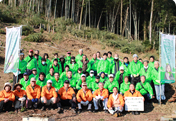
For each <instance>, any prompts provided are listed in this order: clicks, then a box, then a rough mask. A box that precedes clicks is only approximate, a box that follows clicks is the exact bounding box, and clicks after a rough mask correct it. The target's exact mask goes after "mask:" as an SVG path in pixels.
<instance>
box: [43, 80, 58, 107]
mask: <svg viewBox="0 0 176 121" xmlns="http://www.w3.org/2000/svg"><path fill="white" fill-rule="evenodd" d="M56 101H57V93H56V90H55V88H54V87H53V86H52V81H51V80H48V81H47V85H46V86H44V87H43V88H42V93H41V103H42V104H43V106H42V109H41V110H45V109H46V106H51V107H53V108H54V106H55V104H56Z"/></svg>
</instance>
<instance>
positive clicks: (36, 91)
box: [26, 84, 40, 100]
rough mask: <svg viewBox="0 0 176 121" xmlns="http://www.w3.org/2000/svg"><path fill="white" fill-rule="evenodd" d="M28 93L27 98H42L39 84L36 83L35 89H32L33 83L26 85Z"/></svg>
mask: <svg viewBox="0 0 176 121" xmlns="http://www.w3.org/2000/svg"><path fill="white" fill-rule="evenodd" d="M26 93H27V98H28V99H30V100H32V99H35V98H38V99H39V98H40V86H39V85H37V84H36V85H35V87H34V90H33V89H32V86H31V84H30V85H29V86H27V87H26Z"/></svg>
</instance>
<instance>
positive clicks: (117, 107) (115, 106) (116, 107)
mask: <svg viewBox="0 0 176 121" xmlns="http://www.w3.org/2000/svg"><path fill="white" fill-rule="evenodd" d="M124 104H125V103H124V100H123V96H122V95H121V94H118V90H117V87H114V88H113V93H112V94H111V95H110V96H109V100H108V103H107V106H108V111H109V113H110V114H112V115H113V116H115V117H118V116H121V112H122V111H123V107H124Z"/></svg>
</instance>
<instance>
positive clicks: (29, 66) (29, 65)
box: [24, 56, 37, 70]
mask: <svg viewBox="0 0 176 121" xmlns="http://www.w3.org/2000/svg"><path fill="white" fill-rule="evenodd" d="M24 60H25V61H26V62H27V69H30V70H32V69H33V68H37V59H36V58H34V56H33V57H32V59H31V58H30V57H29V56H27V57H26V58H25V59H24Z"/></svg>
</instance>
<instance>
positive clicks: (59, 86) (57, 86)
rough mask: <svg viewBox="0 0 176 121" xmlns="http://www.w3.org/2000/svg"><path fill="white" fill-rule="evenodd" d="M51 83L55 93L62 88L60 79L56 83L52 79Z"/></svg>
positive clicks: (62, 84)
mask: <svg viewBox="0 0 176 121" xmlns="http://www.w3.org/2000/svg"><path fill="white" fill-rule="evenodd" d="M52 82H53V83H52V86H53V87H54V88H55V89H56V91H58V90H59V89H60V88H61V87H63V86H64V82H63V81H62V80H60V79H59V80H58V81H56V79H52Z"/></svg>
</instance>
